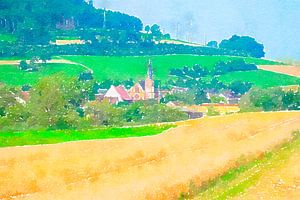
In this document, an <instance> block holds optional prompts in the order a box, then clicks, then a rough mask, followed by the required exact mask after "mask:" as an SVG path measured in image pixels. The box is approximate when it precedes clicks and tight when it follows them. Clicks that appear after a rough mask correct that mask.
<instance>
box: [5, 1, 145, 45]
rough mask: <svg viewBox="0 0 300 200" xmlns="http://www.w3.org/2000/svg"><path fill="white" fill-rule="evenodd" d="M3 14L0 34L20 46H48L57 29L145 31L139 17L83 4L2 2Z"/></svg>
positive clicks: (69, 2) (84, 2)
mask: <svg viewBox="0 0 300 200" xmlns="http://www.w3.org/2000/svg"><path fill="white" fill-rule="evenodd" d="M0 10H1V12H0V30H2V31H6V32H7V33H11V34H15V35H17V36H18V39H19V42H22V43H24V44H48V43H49V41H50V38H51V35H50V31H51V30H57V28H59V29H74V28H76V29H81V28H85V29H87V28H105V29H118V30H128V31H133V32H139V31H141V30H142V28H143V24H142V22H141V20H140V19H138V18H136V17H133V16H129V15H126V14H122V13H119V12H113V11H105V10H103V9H96V8H94V7H93V6H92V5H90V4H88V3H86V1H84V0H43V1H35V0H23V1H11V0H1V1H0ZM104 12H105V13H104ZM104 16H105V18H104Z"/></svg>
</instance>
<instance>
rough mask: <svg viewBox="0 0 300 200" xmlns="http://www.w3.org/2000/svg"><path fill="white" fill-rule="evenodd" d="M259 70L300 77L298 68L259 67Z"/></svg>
mask: <svg viewBox="0 0 300 200" xmlns="http://www.w3.org/2000/svg"><path fill="white" fill-rule="evenodd" d="M258 68H259V69H263V70H266V71H271V72H276V73H280V74H287V75H290V76H297V77H300V67H297V66H287V65H260V66H258Z"/></svg>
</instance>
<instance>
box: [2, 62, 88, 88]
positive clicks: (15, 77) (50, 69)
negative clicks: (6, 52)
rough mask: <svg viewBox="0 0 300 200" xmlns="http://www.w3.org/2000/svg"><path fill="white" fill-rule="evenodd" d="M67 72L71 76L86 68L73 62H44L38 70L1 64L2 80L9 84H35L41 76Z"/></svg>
mask: <svg viewBox="0 0 300 200" xmlns="http://www.w3.org/2000/svg"><path fill="white" fill-rule="evenodd" d="M62 71H63V72H65V74H67V75H70V76H77V75H78V74H80V72H82V71H84V68H83V67H82V66H80V65H71V64H43V65H42V67H41V69H40V70H39V71H37V72H25V71H22V70H20V69H19V68H18V67H17V66H13V65H0V81H1V82H3V83H6V84H8V85H14V86H22V85H26V84H34V83H36V82H37V81H38V80H39V79H40V78H42V77H44V76H49V75H51V74H55V73H58V72H62Z"/></svg>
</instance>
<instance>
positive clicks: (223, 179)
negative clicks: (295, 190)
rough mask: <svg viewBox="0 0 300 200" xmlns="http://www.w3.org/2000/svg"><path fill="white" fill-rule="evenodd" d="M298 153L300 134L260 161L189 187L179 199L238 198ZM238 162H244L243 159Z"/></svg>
mask: <svg viewBox="0 0 300 200" xmlns="http://www.w3.org/2000/svg"><path fill="white" fill-rule="evenodd" d="M299 152H300V134H299V132H297V133H295V134H294V137H293V139H292V140H291V141H289V142H287V143H285V144H283V145H282V146H280V147H277V148H276V149H274V150H273V151H271V152H266V153H265V154H264V157H263V158H262V159H256V160H253V161H250V162H248V163H246V164H240V166H239V167H237V168H234V169H231V170H229V171H228V172H227V173H225V174H224V175H222V176H220V177H218V178H216V179H214V180H210V181H208V182H206V183H204V184H203V185H202V186H201V187H197V186H195V185H194V184H193V183H191V185H190V191H189V194H182V196H181V197H180V198H179V199H215V200H217V199H218V200H226V199H231V198H232V197H236V196H240V197H242V196H241V195H242V194H243V193H245V192H247V189H248V188H250V187H251V186H254V185H256V183H257V182H258V181H259V180H260V179H261V178H262V177H263V176H264V175H265V173H267V172H268V171H269V170H270V169H282V168H283V167H284V164H286V163H287V161H288V160H289V159H290V158H291V157H292V156H293V155H296V154H298V153H299ZM239 162H246V161H243V159H242V160H241V161H239Z"/></svg>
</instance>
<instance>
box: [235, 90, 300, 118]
mask: <svg viewBox="0 0 300 200" xmlns="http://www.w3.org/2000/svg"><path fill="white" fill-rule="evenodd" d="M240 108H241V111H242V112H254V111H280V110H300V91H299V90H298V92H294V91H293V90H289V91H286V90H284V89H282V88H281V87H275V88H268V89H260V88H252V89H251V90H250V91H249V92H248V93H246V94H245V95H244V96H242V98H241V101H240Z"/></svg>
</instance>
